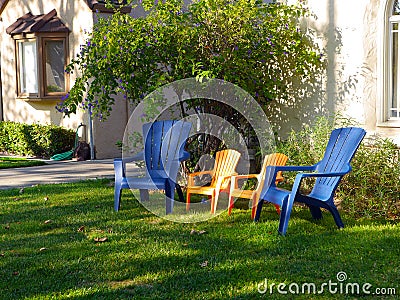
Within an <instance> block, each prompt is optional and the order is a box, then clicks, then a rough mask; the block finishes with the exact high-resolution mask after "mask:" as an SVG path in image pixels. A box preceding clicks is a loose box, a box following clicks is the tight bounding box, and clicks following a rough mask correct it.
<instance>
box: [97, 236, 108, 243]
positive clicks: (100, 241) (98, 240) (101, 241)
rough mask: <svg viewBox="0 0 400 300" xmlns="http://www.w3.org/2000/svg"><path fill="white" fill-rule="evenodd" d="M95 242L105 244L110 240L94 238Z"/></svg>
mask: <svg viewBox="0 0 400 300" xmlns="http://www.w3.org/2000/svg"><path fill="white" fill-rule="evenodd" d="M94 241H95V242H98V243H104V242H106V241H108V238H107V237H102V238H94Z"/></svg>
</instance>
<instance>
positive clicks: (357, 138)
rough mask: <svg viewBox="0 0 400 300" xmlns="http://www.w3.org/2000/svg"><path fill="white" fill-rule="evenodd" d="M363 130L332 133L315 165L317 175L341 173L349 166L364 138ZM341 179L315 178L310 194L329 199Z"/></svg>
mask: <svg viewBox="0 0 400 300" xmlns="http://www.w3.org/2000/svg"><path fill="white" fill-rule="evenodd" d="M365 133H366V132H365V130H364V129H362V128H358V127H346V128H338V129H335V130H333V131H332V133H331V136H330V138H329V141H328V144H327V146H326V149H325V154H324V157H323V159H322V160H321V161H320V162H319V163H318V164H317V167H316V171H317V172H318V173H324V172H325V173H328V172H329V173H330V172H343V171H345V170H346V169H347V168H348V166H349V165H350V161H351V160H352V158H353V157H354V154H355V153H356V151H357V149H358V147H359V146H360V144H361V141H362V140H363V138H364V136H365ZM342 177H343V176H341V177H320V178H317V180H316V182H315V185H314V188H313V190H312V192H311V194H314V195H319V196H321V197H322V198H329V197H330V196H331V195H332V193H333V192H334V191H335V189H336V187H337V186H338V184H339V182H340V180H341V178H342Z"/></svg>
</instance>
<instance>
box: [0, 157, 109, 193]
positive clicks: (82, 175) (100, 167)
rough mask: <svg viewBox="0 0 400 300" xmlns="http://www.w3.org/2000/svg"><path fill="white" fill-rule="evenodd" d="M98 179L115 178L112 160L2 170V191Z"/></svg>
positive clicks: (0, 179)
mask: <svg viewBox="0 0 400 300" xmlns="http://www.w3.org/2000/svg"><path fill="white" fill-rule="evenodd" d="M96 178H114V165H113V160H112V159H106V160H88V161H79V162H77V161H72V160H70V161H50V162H48V164H47V165H44V166H40V167H28V168H15V169H2V170H0V189H10V188H21V187H27V186H32V185H35V184H47V183H63V182H73V181H80V180H86V179H96Z"/></svg>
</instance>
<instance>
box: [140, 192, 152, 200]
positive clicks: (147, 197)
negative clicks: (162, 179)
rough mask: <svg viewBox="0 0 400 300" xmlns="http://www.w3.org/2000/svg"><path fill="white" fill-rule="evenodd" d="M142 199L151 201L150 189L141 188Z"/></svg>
mask: <svg viewBox="0 0 400 300" xmlns="http://www.w3.org/2000/svg"><path fill="white" fill-rule="evenodd" d="M139 193H140V201H142V202H143V201H149V199H150V198H149V190H139Z"/></svg>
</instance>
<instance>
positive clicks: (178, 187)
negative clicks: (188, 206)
mask: <svg viewBox="0 0 400 300" xmlns="http://www.w3.org/2000/svg"><path fill="white" fill-rule="evenodd" d="M175 188H176V192H177V193H178V197H179V201H180V202H185V198H183V192H182V188H181V186H180V185H179V184H177V183H176V184H175Z"/></svg>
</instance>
